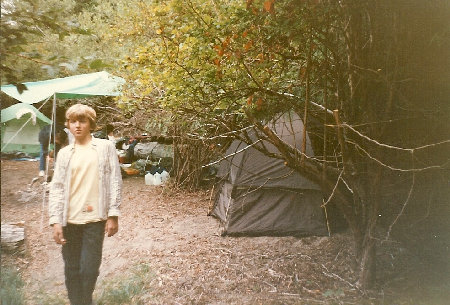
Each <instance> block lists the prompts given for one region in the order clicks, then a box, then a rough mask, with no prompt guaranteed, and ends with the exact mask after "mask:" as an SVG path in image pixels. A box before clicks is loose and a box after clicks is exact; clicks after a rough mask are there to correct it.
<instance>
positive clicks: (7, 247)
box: [1, 222, 25, 254]
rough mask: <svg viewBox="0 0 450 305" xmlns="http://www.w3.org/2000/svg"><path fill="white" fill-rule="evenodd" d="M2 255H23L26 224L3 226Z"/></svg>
mask: <svg viewBox="0 0 450 305" xmlns="http://www.w3.org/2000/svg"><path fill="white" fill-rule="evenodd" d="M1 231H2V232H1V233H2V236H1V251H2V253H14V254H15V253H23V252H24V251H25V223H24V222H17V223H4V224H3V223H2V224H1Z"/></svg>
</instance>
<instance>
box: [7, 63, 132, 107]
mask: <svg viewBox="0 0 450 305" xmlns="http://www.w3.org/2000/svg"><path fill="white" fill-rule="evenodd" d="M124 83H125V80H124V79H123V78H121V77H117V76H113V75H111V74H109V73H108V72H106V71H102V72H95V73H89V74H80V75H75V76H69V77H64V78H55V79H50V80H44V81H37V82H27V83H23V84H24V85H25V86H26V88H27V90H25V91H23V92H22V93H19V91H17V87H16V86H15V85H4V86H1V90H2V91H3V92H4V93H6V94H7V95H9V96H11V97H13V98H14V99H16V100H18V101H21V102H23V103H26V104H34V103H37V102H40V101H43V100H45V99H48V98H49V97H52V96H55V97H56V98H64V99H74V98H83V97H89V96H118V95H120V94H121V91H120V90H121V86H122V85H123V84H124Z"/></svg>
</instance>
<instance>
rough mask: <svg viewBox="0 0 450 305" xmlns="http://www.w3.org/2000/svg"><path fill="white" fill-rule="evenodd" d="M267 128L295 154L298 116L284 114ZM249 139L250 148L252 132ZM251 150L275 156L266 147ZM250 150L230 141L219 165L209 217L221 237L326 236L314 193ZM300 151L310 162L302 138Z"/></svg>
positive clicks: (314, 188)
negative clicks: (219, 224)
mask: <svg viewBox="0 0 450 305" xmlns="http://www.w3.org/2000/svg"><path fill="white" fill-rule="evenodd" d="M267 125H268V126H269V127H271V129H272V130H274V131H275V133H276V134H277V135H278V136H279V137H280V138H281V139H282V140H283V141H284V142H286V143H287V144H289V145H291V146H292V147H295V148H297V149H299V150H301V146H302V145H303V144H302V142H303V141H302V139H303V128H304V127H303V122H302V120H301V119H300V117H299V116H298V115H296V114H294V113H286V114H283V115H281V116H280V117H278V118H276V119H274V120H273V121H272V122H270V123H269V124H267ZM249 137H250V139H252V141H255V142H256V141H257V138H258V137H257V131H252V132H251V133H249ZM256 145H264V146H265V147H266V148H267V149H268V150H269V152H271V153H277V150H276V148H275V147H274V146H273V145H271V144H270V143H268V142H267V141H262V143H257V144H255V146H256ZM255 146H252V147H249V145H248V144H246V143H244V142H242V141H240V140H234V141H233V142H232V144H231V145H230V147H229V148H228V150H227V152H226V155H230V156H231V157H229V158H227V159H225V160H222V161H221V163H220V165H219V171H218V173H217V176H218V178H219V179H220V181H221V182H220V183H219V186H218V192H217V194H216V199H215V202H214V205H213V208H212V210H211V212H210V215H212V216H215V217H216V218H218V219H219V220H220V221H221V222H222V225H223V231H222V235H302V236H304V235H326V234H327V233H328V231H327V227H326V222H325V217H324V213H323V210H322V208H321V204H322V200H323V196H322V193H321V189H320V187H319V186H318V185H317V184H316V183H314V182H313V181H310V180H308V179H307V178H305V177H304V176H302V175H300V174H299V173H298V172H295V171H293V170H292V169H290V168H288V167H287V166H285V165H284V160H281V159H277V158H273V157H269V156H266V155H264V154H263V153H261V152H260V151H258V150H257V149H256V148H255ZM306 146H307V147H306V154H307V155H308V156H313V155H314V153H313V150H312V147H311V142H310V139H309V137H308V136H307V138H306ZM245 148H246V149H245Z"/></svg>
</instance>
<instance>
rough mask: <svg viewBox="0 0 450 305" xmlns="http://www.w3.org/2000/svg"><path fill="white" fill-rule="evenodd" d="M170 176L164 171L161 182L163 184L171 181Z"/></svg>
mask: <svg viewBox="0 0 450 305" xmlns="http://www.w3.org/2000/svg"><path fill="white" fill-rule="evenodd" d="M169 178H170V175H169V173H168V172H167V171H166V170H163V172H162V173H161V181H162V183H165V182H166V181H167V180H169Z"/></svg>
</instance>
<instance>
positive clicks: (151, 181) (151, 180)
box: [145, 173, 155, 185]
mask: <svg viewBox="0 0 450 305" xmlns="http://www.w3.org/2000/svg"><path fill="white" fill-rule="evenodd" d="M145 184H146V185H155V177H154V176H153V175H152V174H150V173H147V174H145Z"/></svg>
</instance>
